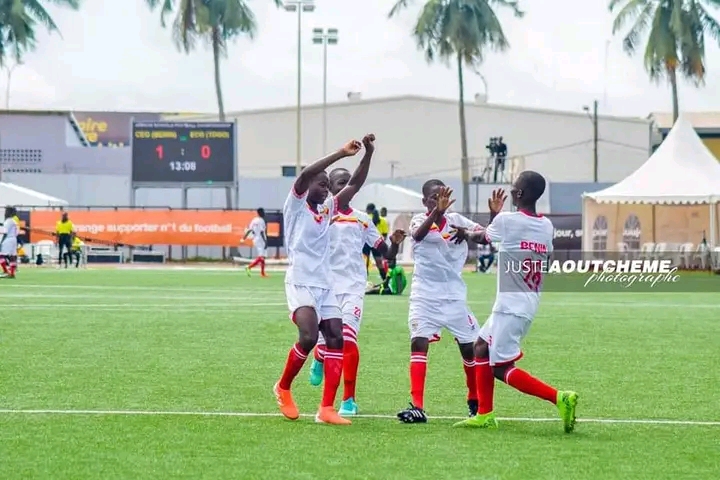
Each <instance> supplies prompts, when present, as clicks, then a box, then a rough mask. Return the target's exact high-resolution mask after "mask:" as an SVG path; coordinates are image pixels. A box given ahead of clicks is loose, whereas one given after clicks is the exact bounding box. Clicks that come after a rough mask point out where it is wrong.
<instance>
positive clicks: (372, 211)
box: [362, 203, 388, 280]
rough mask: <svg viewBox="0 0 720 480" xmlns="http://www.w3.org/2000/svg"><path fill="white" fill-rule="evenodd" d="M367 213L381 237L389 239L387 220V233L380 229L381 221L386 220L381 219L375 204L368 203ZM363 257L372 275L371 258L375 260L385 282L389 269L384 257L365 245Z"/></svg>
mask: <svg viewBox="0 0 720 480" xmlns="http://www.w3.org/2000/svg"><path fill="white" fill-rule="evenodd" d="M365 213H367V214H368V215H370V218H372V221H373V224H374V225H375V226H376V227H377V229H378V232H380V235H382V236H383V238H386V239H387V235H388V228H387V226H388V225H387V220H385V227H386V228H385V231H384V232H383V231H382V230H381V229H380V223H381V220H384V219H383V218H382V217H380V212H378V211H377V208H375V204H374V203H368V204H367V207H365ZM362 253H363V255H365V268H366V269H367V271H368V274H369V273H370V256H371V255H372V257H373V258H374V259H375V266H376V267H377V269H378V272H379V273H380V278H381V279H382V280H385V277H386V276H387V269H386V268H385V259H384V258H383V256H382V255H381V254H380V252H378V251H377V250H375V249H374V248H372V247H370V246H369V245H365V246H364V247H363V252H362Z"/></svg>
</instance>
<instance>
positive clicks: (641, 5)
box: [610, 0, 652, 35]
mask: <svg viewBox="0 0 720 480" xmlns="http://www.w3.org/2000/svg"><path fill="white" fill-rule="evenodd" d="M619 1H621V0H614V1H613V2H611V3H610V9H611V11H612V10H613V9H614V8H615V7H616V6H617V5H618V2H619ZM651 4H652V1H648V0H630V1H629V2H627V3H626V4H625V6H624V7H622V8H621V9H620V11H619V12H618V14H617V15H615V18H614V19H613V24H612V33H613V35H614V34H616V33H617V32H619V31H620V30H622V29H623V28H624V27H625V24H626V23H627V22H628V20H632V19H636V18H638V16H640V15H641V14H642V12H643V10H645V9H646V8H647V6H648V5H651Z"/></svg>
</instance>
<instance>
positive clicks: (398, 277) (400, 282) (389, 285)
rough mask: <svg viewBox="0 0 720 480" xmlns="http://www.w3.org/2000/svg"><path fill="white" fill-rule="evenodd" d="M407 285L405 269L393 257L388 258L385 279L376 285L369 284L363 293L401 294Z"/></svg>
mask: <svg viewBox="0 0 720 480" xmlns="http://www.w3.org/2000/svg"><path fill="white" fill-rule="evenodd" d="M406 287H407V276H405V270H404V269H403V268H402V267H401V266H400V265H398V264H397V261H396V260H395V259H392V260H388V273H387V276H386V277H385V280H384V281H383V282H382V283H380V284H378V285H370V286H369V287H368V289H367V290H366V291H365V295H402V293H403V291H405V288H406Z"/></svg>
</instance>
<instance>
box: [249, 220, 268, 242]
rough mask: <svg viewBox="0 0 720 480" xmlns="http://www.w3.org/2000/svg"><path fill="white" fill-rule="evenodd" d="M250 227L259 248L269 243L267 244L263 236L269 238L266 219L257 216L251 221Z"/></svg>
mask: <svg viewBox="0 0 720 480" xmlns="http://www.w3.org/2000/svg"><path fill="white" fill-rule="evenodd" d="M249 228H250V231H251V232H252V237H253V244H254V245H255V246H256V247H259V248H264V247H266V246H267V245H265V240H264V239H263V237H265V238H267V225H266V224H265V220H263V219H262V218H260V217H255V218H253V219H252V221H251V222H250V227H249Z"/></svg>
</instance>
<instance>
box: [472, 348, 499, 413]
mask: <svg viewBox="0 0 720 480" xmlns="http://www.w3.org/2000/svg"><path fill="white" fill-rule="evenodd" d="M475 383H476V385H477V397H478V414H479V415H485V414H486V413H490V412H492V411H493V400H494V397H495V376H494V375H493V371H492V367H491V366H490V359H489V358H487V357H486V358H476V359H475Z"/></svg>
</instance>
